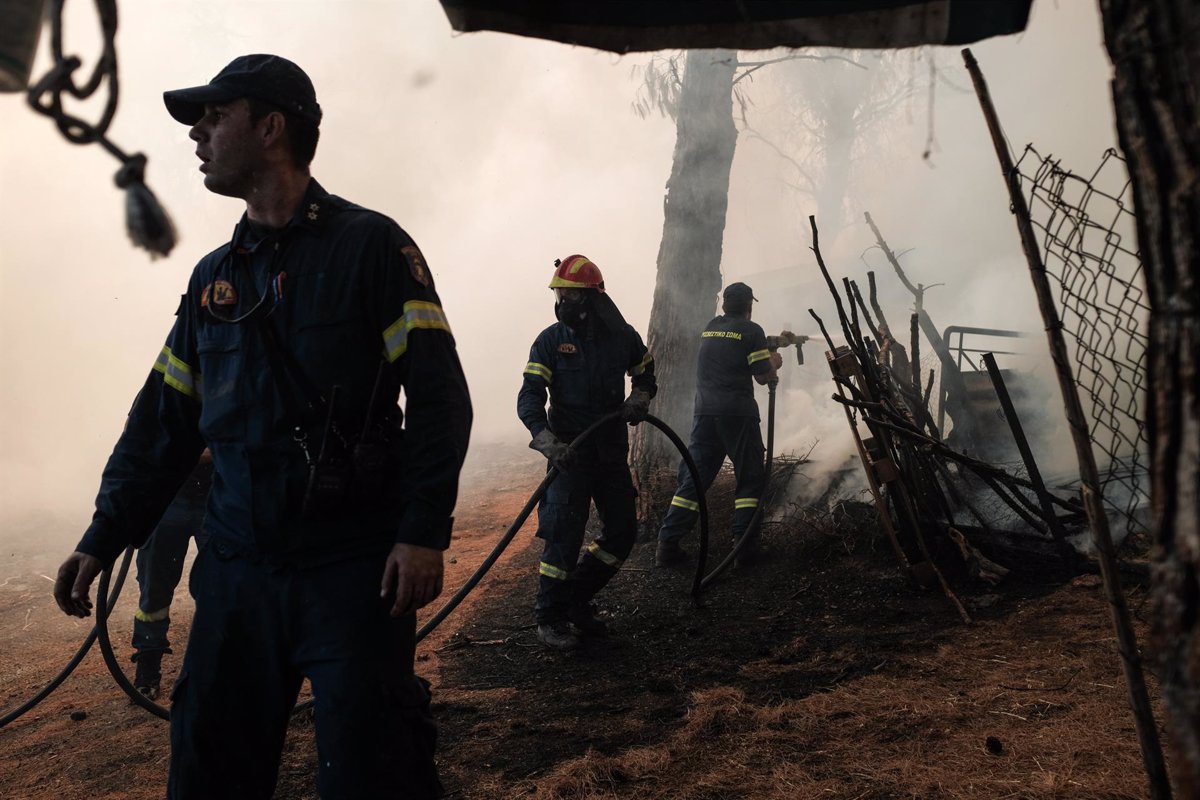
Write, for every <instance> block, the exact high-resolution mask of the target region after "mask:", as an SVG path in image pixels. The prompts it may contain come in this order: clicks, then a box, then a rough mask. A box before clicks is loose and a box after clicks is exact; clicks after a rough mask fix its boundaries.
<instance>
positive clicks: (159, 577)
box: [133, 492, 205, 658]
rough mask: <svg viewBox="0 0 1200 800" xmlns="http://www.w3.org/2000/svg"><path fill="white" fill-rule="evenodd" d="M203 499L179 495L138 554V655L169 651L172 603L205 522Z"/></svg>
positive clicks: (135, 629)
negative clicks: (191, 544)
mask: <svg viewBox="0 0 1200 800" xmlns="http://www.w3.org/2000/svg"><path fill="white" fill-rule="evenodd" d="M204 502H205V498H204V496H201V497H195V496H192V495H189V494H185V493H182V492H181V493H180V494H178V495H176V497H175V500H174V501H172V503H171V505H169V506H167V510H166V512H165V513H164V514H163V518H162V520H160V521H159V523H158V527H156V528H155V529H154V533H152V534H150V538H149V539H147V540H146V543H145V544H144V545H142V547H141V548H140V549H139V550H138V553H137V582H138V586H139V587H140V588H141V597H140V598H139V599H138V609H137V611H136V612H134V615H133V646H134V648H136V649H137V651H138V652H139V653H144V652H162V651H164V650H167V649H169V648H170V646H171V643H170V641H168V639H167V630H168V629H169V628H170V626H171V601H172V600H173V599H174V597H175V587H176V586H178V585H179V580H180V578H182V577H183V561H184V559H185V558H186V557H187V551H188V543H189V542H191V539H192V536H194V535H197V534H199V533H200V529H201V526H202V525H203V522H204ZM135 658H136V656H135Z"/></svg>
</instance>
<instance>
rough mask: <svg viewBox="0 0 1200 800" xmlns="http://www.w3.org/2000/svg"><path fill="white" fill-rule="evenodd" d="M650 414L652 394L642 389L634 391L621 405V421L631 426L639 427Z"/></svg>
mask: <svg viewBox="0 0 1200 800" xmlns="http://www.w3.org/2000/svg"><path fill="white" fill-rule="evenodd" d="M649 413H650V393H649V392H647V391H644V390H642V389H634V390H633V391H632V392H630V393H629V397H627V398H625V402H624V403H622V404H621V419H623V420H625V421H626V422H628V423H629V424H630V425H637V424H638V423H639V422H643V421H645V419H646V415H647V414H649Z"/></svg>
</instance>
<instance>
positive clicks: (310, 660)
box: [168, 542, 441, 800]
mask: <svg viewBox="0 0 1200 800" xmlns="http://www.w3.org/2000/svg"><path fill="white" fill-rule="evenodd" d="M383 565H384V556H382V555H379V556H370V557H355V558H353V559H349V560H345V561H340V562H336V563H333V564H328V565H324V566H320V567H310V568H306V569H303V570H300V569H296V568H281V567H272V566H270V565H267V564H264V563H262V562H259V561H254V560H250V559H246V558H242V557H236V556H233V555H231V554H229V552H228V551H227V550H225V549H224V548H223V547H222V544H221V543H220V542H210V543H209V545H208V546H206V547H205V548H203V549H202V550H201V552H200V554H199V555H198V556H197V558H196V563H195V566H194V567H193V569H192V575H191V588H192V594H193V596H194V597H195V599H196V613H195V616H194V617H193V620H192V631H191V637H190V638H189V640H188V647H187V655H186V656H185V657H184V660H183V667H182V670H181V672H180V676H179V681H178V683H177V684H176V686H175V690H174V692H173V694H172V698H171V699H172V706H171V767H170V775H169V779H168V797H169V798H173V799H174V800H184V799H185V798H186V800H192V799H193V798H203V799H204V800H210V799H211V800H224V799H225V798H239V800H252V799H254V798H262V799H263V800H266V799H267V798H270V797H271V795H272V793H273V791H274V789H275V780H276V776H277V774H278V770H279V758H280V753H281V751H282V748H283V742H284V734H285V732H286V729H287V724H288V719H289V717H290V713H291V710H292V707H293V705H294V704H295V702H296V695H297V693H298V692H299V690H300V685H301V682H302V679H303V678H308V680H309V681H310V682H311V684H312V689H313V696H314V699H315V713H316V738H317V761H318V773H317V790H318V792H319V793H320V796H321V797H322V798H324V800H333V798H367V797H370V798H419V799H420V800H425V798H434V797H438V796H439V794H440V792H441V787H440V783H439V781H438V777H437V768H436V766H435V764H434V750H435V748H436V744H437V729H436V727H435V725H434V722H433V718H432V716H431V715H430V712H429V692H428V689H427V684H425V683H424V682H422V681H421V680H420V679H419V678H417V677H416V676H415V675H414V673H413V655H414V651H415V648H416V641H415V640H416V616H415V614H409V615H407V616H405V617H402V618H399V619H395V618H392V617H390V616H389V615H388V610H389V609H390V604H391V600H390V599H382V598H380V597H379V584H380V579H381V577H382V575H383Z"/></svg>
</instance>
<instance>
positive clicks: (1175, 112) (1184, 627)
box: [1100, 0, 1200, 798]
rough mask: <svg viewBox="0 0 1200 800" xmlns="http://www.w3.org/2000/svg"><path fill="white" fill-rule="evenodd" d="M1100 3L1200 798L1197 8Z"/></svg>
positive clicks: (1171, 668) (1174, 657)
mask: <svg viewBox="0 0 1200 800" xmlns="http://www.w3.org/2000/svg"><path fill="white" fill-rule="evenodd" d="M1100 9H1101V13H1102V14H1103V17H1104V39H1105V44H1106V45H1107V48H1108V54H1109V58H1111V59H1112V62H1113V65H1114V78H1113V84H1112V91H1113V102H1114V105H1115V110H1116V118H1117V129H1118V134H1119V136H1120V141H1121V148H1122V150H1124V151H1125V156H1126V158H1127V159H1128V162H1129V172H1130V178H1131V179H1132V184H1133V190H1134V202H1135V205H1136V209H1137V225H1138V246H1139V249H1140V254H1141V259H1142V264H1143V266H1144V268H1145V273H1146V283H1147V289H1148V294H1149V297H1150V307H1151V312H1150V344H1149V351H1148V355H1147V358H1148V373H1149V387H1148V391H1149V403H1148V404H1147V407H1148V409H1149V410H1148V413H1147V433H1148V437H1149V441H1150V470H1151V498H1152V502H1153V528H1154V539H1155V543H1156V544H1157V547H1158V552H1157V556H1156V558H1155V563H1154V565H1153V572H1152V577H1153V583H1152V587H1151V597H1152V600H1153V602H1154V632H1153V633H1154V642H1155V651H1156V656H1157V663H1158V672H1159V679H1160V683H1161V687H1162V696H1163V702H1164V705H1165V707H1166V712H1167V729H1168V734H1169V740H1170V743H1171V748H1172V751H1173V759H1172V766H1173V768H1174V769H1173V772H1174V773H1175V780H1174V783H1175V786H1176V787H1177V789H1178V791H1179V794H1180V796H1181V797H1186V798H1200V369H1198V367H1197V364H1198V363H1200V318H1198V315H1200V78H1198V77H1197V76H1200V36H1198V35H1197V34H1198V31H1200V5H1197V4H1196V2H1195V0H1100Z"/></svg>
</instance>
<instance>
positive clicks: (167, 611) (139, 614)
mask: <svg viewBox="0 0 1200 800" xmlns="http://www.w3.org/2000/svg"><path fill="white" fill-rule="evenodd" d="M170 616H171V607H170V606H167V607H166V608H162V609H159V610H158V611H150V612H146V611H142V610H141V609H140V608H139V609H138V610H137V611H135V612H133V618H134V619H136V620H137V621H138V622H161V621H162V620H164V619H167V618H168V617H170Z"/></svg>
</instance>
